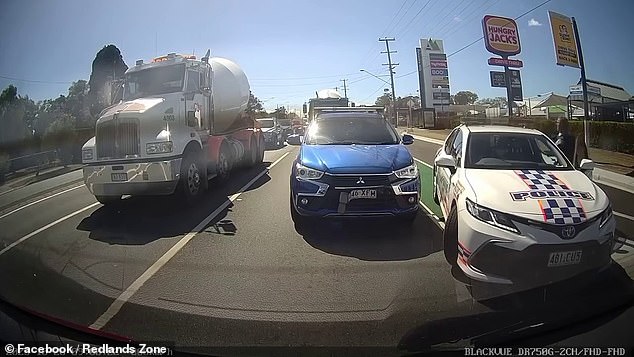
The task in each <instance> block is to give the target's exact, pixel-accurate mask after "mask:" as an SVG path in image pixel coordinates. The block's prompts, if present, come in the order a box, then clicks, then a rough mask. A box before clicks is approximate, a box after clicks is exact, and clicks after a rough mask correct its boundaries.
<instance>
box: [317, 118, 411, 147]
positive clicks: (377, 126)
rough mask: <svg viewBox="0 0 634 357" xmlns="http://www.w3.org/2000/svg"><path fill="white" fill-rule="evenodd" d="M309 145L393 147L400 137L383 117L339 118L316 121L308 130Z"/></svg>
mask: <svg viewBox="0 0 634 357" xmlns="http://www.w3.org/2000/svg"><path fill="white" fill-rule="evenodd" d="M306 143H307V144H318V145H350V144H362V145H393V144H398V143H399V140H398V136H397V135H396V133H395V132H394V130H393V129H392V128H391V127H390V125H389V124H388V122H387V121H385V119H383V118H382V117H376V118H375V117H372V118H359V117H338V118H328V119H323V120H317V121H315V122H314V123H313V124H312V125H311V126H310V128H309V129H308V137H307V139H306Z"/></svg>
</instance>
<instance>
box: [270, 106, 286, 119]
mask: <svg viewBox="0 0 634 357" xmlns="http://www.w3.org/2000/svg"><path fill="white" fill-rule="evenodd" d="M271 114H272V115H273V116H274V117H276V118H277V119H286V118H287V117H288V112H287V111H286V108H285V107H279V108H277V109H275V111H273V113H271Z"/></svg>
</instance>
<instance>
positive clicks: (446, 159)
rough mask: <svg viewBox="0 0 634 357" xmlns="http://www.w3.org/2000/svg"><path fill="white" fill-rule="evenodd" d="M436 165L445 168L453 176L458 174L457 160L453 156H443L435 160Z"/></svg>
mask: <svg viewBox="0 0 634 357" xmlns="http://www.w3.org/2000/svg"><path fill="white" fill-rule="evenodd" d="M434 165H436V166H437V167H445V168H448V169H449V171H451V174H454V173H455V172H456V160H455V159H454V158H453V156H451V155H442V156H439V157H437V158H436V159H435V160H434Z"/></svg>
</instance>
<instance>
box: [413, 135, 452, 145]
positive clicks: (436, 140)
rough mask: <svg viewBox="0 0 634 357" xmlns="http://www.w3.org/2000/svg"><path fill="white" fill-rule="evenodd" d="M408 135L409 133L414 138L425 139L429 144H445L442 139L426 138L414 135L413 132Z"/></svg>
mask: <svg viewBox="0 0 634 357" xmlns="http://www.w3.org/2000/svg"><path fill="white" fill-rule="evenodd" d="M409 135H411V136H412V137H413V138H414V139H416V140H420V141H426V142H428V143H431V144H436V145H444V144H445V142H444V141H443V140H438V139H431V138H426V137H424V136H418V135H414V134H409Z"/></svg>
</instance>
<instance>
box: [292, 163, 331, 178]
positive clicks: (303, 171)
mask: <svg viewBox="0 0 634 357" xmlns="http://www.w3.org/2000/svg"><path fill="white" fill-rule="evenodd" d="M323 175H324V173H323V172H322V171H319V170H315V169H311V168H310V167H306V166H304V165H302V164H300V163H297V164H296V165H295V177H297V178H301V179H304V180H317V179H319V178H321V177H322V176H323Z"/></svg>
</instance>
